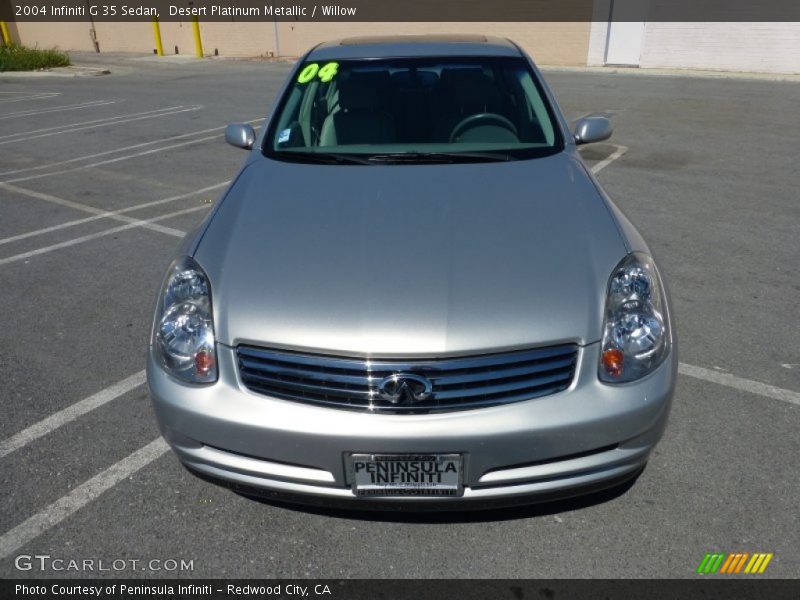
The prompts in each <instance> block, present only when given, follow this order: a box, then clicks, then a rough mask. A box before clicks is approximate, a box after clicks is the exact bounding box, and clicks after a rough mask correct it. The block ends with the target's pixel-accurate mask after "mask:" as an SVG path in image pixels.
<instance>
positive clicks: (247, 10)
mask: <svg viewBox="0 0 800 600" xmlns="http://www.w3.org/2000/svg"><path fill="white" fill-rule="evenodd" d="M154 17H156V18H158V19H159V20H161V21H183V20H188V19H191V18H195V17H196V18H198V19H199V20H201V21H231V20H233V21H371V22H391V21H415V22H422V21H427V22H441V21H451V22H452V21H473V22H475V21H490V22H498V21H519V22H548V21H549V22H554V21H572V22H589V21H602V22H605V21H609V20H614V21H649V22H653V21H683V22H687V21H697V22H708V21H720V22H722V21H728V22H734V21H737V22H740V21H759V22H768V21H783V22H800V1H798V0H639V1H638V2H625V3H622V2H616V3H615V2H614V0H341V2H325V3H321V2H319V0H316V1H315V0H295V1H291V0H289V1H287V2H281V3H272V2H270V1H269V0H227V1H226V0H219V1H218V0H172V1H170V0H106V1H102V2H100V1H97V0H61V1H59V0H0V20H4V21H50V22H58V21H65V22H66V21H88V20H89V19H92V20H94V21H122V22H124V21H131V22H135V21H149V20H151V19H153V18H154Z"/></svg>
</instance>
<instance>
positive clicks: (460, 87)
mask: <svg viewBox="0 0 800 600" xmlns="http://www.w3.org/2000/svg"><path fill="white" fill-rule="evenodd" d="M562 147H563V146H562V140H561V136H560V134H559V129H558V127H557V125H556V120H555V118H554V115H553V110H552V108H551V107H550V105H549V104H548V102H547V99H546V97H545V95H544V93H543V91H542V87H541V85H540V83H539V82H538V81H537V79H536V76H535V74H534V73H533V71H532V70H531V69H530V66H529V64H528V62H527V61H526V60H524V59H522V58H506V57H465V58H454V57H446V58H397V59H379V60H376V59H370V60H341V61H309V62H306V63H304V64H302V65H300V68H299V69H298V70H297V71H296V73H295V74H294V75H293V81H292V82H291V84H290V86H289V87H288V88H287V90H286V93H285V95H284V96H283V98H282V99H281V102H280V103H279V109H278V112H277V116H276V118H275V119H273V120H272V124H271V127H270V130H269V131H268V133H267V136H266V139H265V142H264V152H265V154H267V155H268V156H271V157H274V158H283V159H288V160H291V159H292V157H293V156H296V157H298V158H299V157H308V155H309V154H316V155H331V156H333V155H335V156H339V157H341V156H357V157H361V158H369V157H380V158H382V159H383V160H384V161H385V162H391V158H392V157H393V156H395V155H397V157H398V159H399V158H404V157H407V156H415V155H419V156H424V155H434V154H439V155H445V154H446V155H447V156H448V157H454V156H455V157H457V156H458V155H463V156H465V157H471V158H476V157H477V158H480V157H481V156H484V157H486V158H487V160H488V159H491V158H492V157H493V156H495V157H504V158H505V159H506V160H510V159H518V158H533V157H537V156H546V155H549V154H552V153H554V152H557V151H559V150H561V149H562Z"/></svg>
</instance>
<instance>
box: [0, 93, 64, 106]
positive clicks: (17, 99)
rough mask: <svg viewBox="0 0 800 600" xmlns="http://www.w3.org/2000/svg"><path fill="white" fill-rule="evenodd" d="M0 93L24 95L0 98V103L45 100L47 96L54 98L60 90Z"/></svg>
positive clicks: (58, 94)
mask: <svg viewBox="0 0 800 600" xmlns="http://www.w3.org/2000/svg"><path fill="white" fill-rule="evenodd" d="M0 94H25V95H24V96H13V97H11V98H0V103H2V104H10V103H11V102H24V101H26V100H45V99H47V98H55V97H56V96H60V95H61V92H40V93H38V94H30V93H28V92H0Z"/></svg>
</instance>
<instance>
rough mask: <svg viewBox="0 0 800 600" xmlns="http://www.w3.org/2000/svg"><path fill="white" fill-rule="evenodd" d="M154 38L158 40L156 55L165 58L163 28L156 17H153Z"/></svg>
mask: <svg viewBox="0 0 800 600" xmlns="http://www.w3.org/2000/svg"><path fill="white" fill-rule="evenodd" d="M153 37H155V39H156V54H158V55H159V56H164V46H163V45H162V44H161V26H160V25H159V24H158V17H156V16H153Z"/></svg>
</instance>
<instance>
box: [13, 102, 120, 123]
mask: <svg viewBox="0 0 800 600" xmlns="http://www.w3.org/2000/svg"><path fill="white" fill-rule="evenodd" d="M116 102H117V101H116V100H92V101H91V102H82V103H80V104H67V105H65V106H59V107H56V108H40V109H37V110H18V111H17V112H12V113H8V114H5V115H3V116H2V117H0V121H2V120H4V119H17V118H19V117H32V116H33V115H42V114H45V113H53V112H63V111H65V110H80V109H82V108H93V107H95V106H105V105H106V104H116Z"/></svg>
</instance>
